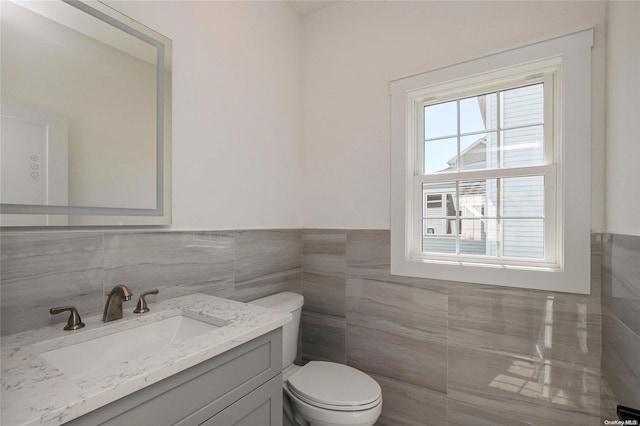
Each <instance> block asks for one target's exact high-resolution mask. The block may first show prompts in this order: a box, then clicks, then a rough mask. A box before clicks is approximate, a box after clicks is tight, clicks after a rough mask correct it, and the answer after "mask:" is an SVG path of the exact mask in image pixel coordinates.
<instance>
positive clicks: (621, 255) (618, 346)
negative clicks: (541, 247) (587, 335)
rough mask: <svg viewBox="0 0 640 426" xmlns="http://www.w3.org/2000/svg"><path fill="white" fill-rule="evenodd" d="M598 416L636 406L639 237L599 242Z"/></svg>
mask: <svg viewBox="0 0 640 426" xmlns="http://www.w3.org/2000/svg"><path fill="white" fill-rule="evenodd" d="M602 256H603V262H602V381H601V383H602V389H601V402H600V403H601V406H602V411H601V416H602V418H603V419H608V420H611V419H615V418H616V416H615V408H616V405H618V404H622V405H626V406H630V407H634V408H640V386H639V385H638V383H640V362H639V361H638V359H639V358H638V354H639V353H640V237H639V236H632V235H619V234H613V235H610V234H605V235H604V236H603V243H602Z"/></svg>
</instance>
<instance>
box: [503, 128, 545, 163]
mask: <svg viewBox="0 0 640 426" xmlns="http://www.w3.org/2000/svg"><path fill="white" fill-rule="evenodd" d="M502 146H503V167H518V166H534V165H539V164H543V163H544V130H543V128H542V126H532V127H524V128H521V129H513V130H505V131H504V132H502Z"/></svg>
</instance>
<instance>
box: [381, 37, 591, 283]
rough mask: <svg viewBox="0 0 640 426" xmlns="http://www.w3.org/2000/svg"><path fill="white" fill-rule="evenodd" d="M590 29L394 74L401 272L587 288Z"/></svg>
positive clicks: (395, 245)
mask: <svg viewBox="0 0 640 426" xmlns="http://www.w3.org/2000/svg"><path fill="white" fill-rule="evenodd" d="M592 38H593V34H592V30H586V31H581V32H578V33H573V34H570V35H567V36H562V37H558V38H555V39H552V40H547V41H543V42H538V43H534V44H531V45H527V46H524V47H519V48H515V49H510V50H508V51H506V52H502V53H498V54H494V55H490V56H486V57H483V58H479V59H476V60H473V61H468V62H465V63H462V64H458V65H453V66H451V67H446V68H440V69H438V70H434V71H431V72H427V73H424V74H419V75H416V76H412V77H408V78H406V79H400V80H396V81H394V82H392V83H391V91H392V209H391V213H392V226H391V236H392V253H391V259H392V263H391V270H392V273H394V274H399V275H410V276H418V277H427V278H438V279H449V280H456V281H467V282H478V283H485V284H497V285H508V286H515V287H527V288H540V289H547V290H558V291H571V292H578V293H588V292H589V284H590V280H589V271H590V268H589V262H590V257H589V251H590V242H589V241H590V180H589V178H588V176H589V172H590V166H591V164H590V149H591V143H590V142H591V140H590V114H591V111H590V71H589V68H590V47H591V44H592ZM569 94H570V95H571V96H569ZM585 216H586V218H587V220H585Z"/></svg>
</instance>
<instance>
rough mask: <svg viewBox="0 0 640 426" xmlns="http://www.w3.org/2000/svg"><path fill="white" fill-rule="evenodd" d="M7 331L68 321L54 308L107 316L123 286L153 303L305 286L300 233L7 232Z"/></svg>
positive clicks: (0, 286) (3, 287) (243, 297)
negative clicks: (114, 291) (110, 300)
mask: <svg viewBox="0 0 640 426" xmlns="http://www.w3.org/2000/svg"><path fill="white" fill-rule="evenodd" d="M0 244H1V246H2V247H1V253H2V258H1V262H2V270H1V272H0V277H1V283H0V291H1V292H2V293H1V294H2V301H1V310H2V325H1V330H2V335H6V334H11V333H16V332H19V331H24V330H29V329H33V328H38V327H43V326H47V325H51V324H58V323H59V324H64V323H65V322H66V320H67V318H66V317H67V315H56V316H51V315H50V314H49V308H51V307H54V306H65V305H75V306H76V307H77V308H78V311H79V312H80V315H81V316H83V317H89V316H92V315H97V314H101V313H102V310H103V308H104V303H105V301H106V295H107V294H108V292H109V291H110V290H111V288H113V286H115V285H117V284H125V285H127V286H128V287H129V288H130V289H131V290H132V291H133V293H134V297H133V298H132V301H130V302H125V309H129V308H130V309H134V308H135V303H136V300H137V296H138V295H139V294H140V293H142V292H143V291H146V290H150V289H153V288H158V289H159V290H160V294H158V295H157V296H149V297H148V299H147V300H148V302H149V304H150V307H151V308H152V309H153V302H154V301H159V300H165V299H170V298H174V297H177V296H182V295H186V294H192V293H205V294H211V295H214V296H220V297H225V298H231V299H235V300H240V301H247V300H251V299H254V298H258V297H262V296H265V295H268V294H272V293H276V292H278V291H284V290H287V291H294V292H298V293H299V292H300V268H301V265H300V251H301V231H300V230H297V229H294V230H250V231H249V230H248V231H244V230H241V231H221V232H47V233H38V232H25V233H3V235H2V239H1V240H0Z"/></svg>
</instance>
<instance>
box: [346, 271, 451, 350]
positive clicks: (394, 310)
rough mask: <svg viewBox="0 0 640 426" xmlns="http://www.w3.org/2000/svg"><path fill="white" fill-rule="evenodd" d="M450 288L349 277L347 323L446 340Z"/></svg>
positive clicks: (419, 337) (412, 335)
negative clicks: (448, 292) (448, 291)
mask: <svg viewBox="0 0 640 426" xmlns="http://www.w3.org/2000/svg"><path fill="white" fill-rule="evenodd" d="M447 290H448V284H447V283H446V282H439V283H436V282H432V283H431V285H430V286H428V287H427V286H420V287H419V286H413V285H409V284H399V283H389V282H384V281H374V280H368V279H364V278H352V277H348V278H347V324H351V325H357V326H362V327H368V328H373V329H376V330H382V331H386V332H389V333H393V334H402V335H406V336H410V337H413V338H416V339H425V338H431V339H438V340H441V341H445V342H446V339H447Z"/></svg>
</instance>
